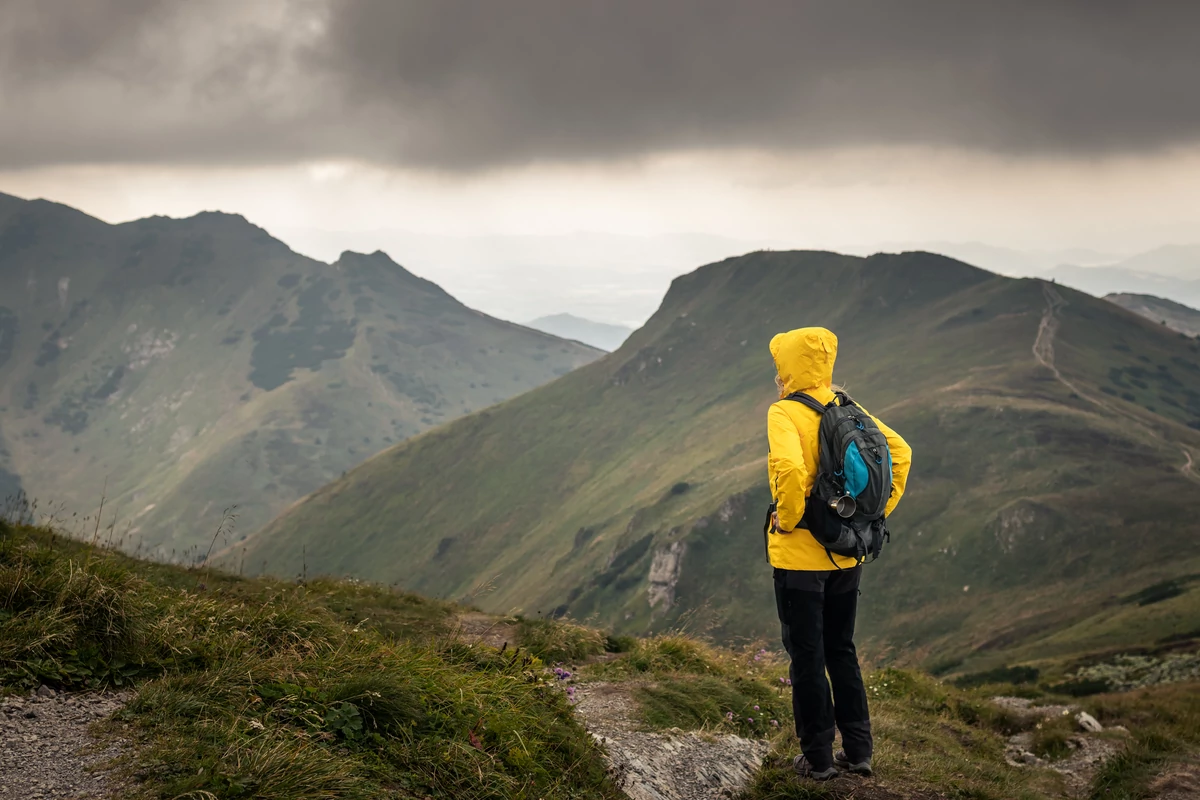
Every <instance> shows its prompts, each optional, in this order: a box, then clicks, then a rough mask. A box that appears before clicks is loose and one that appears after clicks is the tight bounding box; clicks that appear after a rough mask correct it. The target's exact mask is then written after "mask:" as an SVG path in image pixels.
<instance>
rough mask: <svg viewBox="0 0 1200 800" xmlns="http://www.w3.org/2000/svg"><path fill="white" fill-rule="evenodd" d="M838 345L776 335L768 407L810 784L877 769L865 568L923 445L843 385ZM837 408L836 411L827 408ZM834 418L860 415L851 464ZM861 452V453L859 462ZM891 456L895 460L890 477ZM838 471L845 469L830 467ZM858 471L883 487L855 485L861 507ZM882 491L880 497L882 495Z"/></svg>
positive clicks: (771, 538) (775, 522)
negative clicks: (864, 654) (837, 383)
mask: <svg viewBox="0 0 1200 800" xmlns="http://www.w3.org/2000/svg"><path fill="white" fill-rule="evenodd" d="M837 347H838V341H837V337H836V336H834V334H833V333H832V332H831V331H828V330H826V329H825V328H799V329H797V330H793V331H788V332H787V333H781V334H779V335H778V336H775V337H774V338H773V339H771V355H772V356H773V357H774V359H775V368H776V371H777V375H776V377H775V383H776V386H777V387H778V389H779V398H780V399H779V402H777V403H774V404H772V406H771V408H770V410H769V411H768V412H767V435H768V440H769V442H770V454H769V456H768V473H769V476H770V482H771V494H772V497H773V498H774V501H775V502H774V503H773V505H772V509H771V511H770V512H769V517H768V524H767V527H766V530H768V531H769V535H766V534H764V535H766V538H767V557H768V559H769V561H770V563H771V566H772V567H774V580H775V602H776V606H777V608H778V612H779V621H780V623H781V625H782V627H783V644H784V648H785V649H786V650H787V652H788V655H789V657H790V658H791V670H790V673H791V680H792V710H793V712H794V713H795V719H796V735H797V736H799V737H800V749H801V755H799V756H797V757H796V759H795V762H794V767H795V770H796V772H797V774H799V775H801V776H802V777H806V778H813V779H816V780H828V779H830V778H833V777H836V776H837V775H838V774H839V773H838V768H839V767H840V768H843V769H848V770H850V771H851V772H854V773H857V774H862V775H870V774H871V756H872V751H873V742H872V739H871V719H870V714H869V712H868V710H867V693H866V689H865V687H864V686H863V679H862V671H861V670H860V669H859V665H858V654H857V652H856V651H855V649H854V617H855V611H856V609H857V605H858V595H859V591H858V588H859V581H860V580H861V578H862V564H863V562H864V561H866V560H867V559H868V558H869V557H874V556H877V555H878V553H879V549H880V548H881V547H882V544H883V541H884V539H885V538H886V537H887V533H886V527H885V526H884V523H883V520H884V519H886V517H887V516H888V515H889V514H891V512H892V510H893V509H894V508H895V507H896V504H897V503H898V502H900V497H901V495H903V494H904V486H905V482H906V480H907V478H908V470H909V465H910V463H911V460H912V450H911V449H910V448H909V446H908V444H906V443H905V441H904V440H903V439H902V438H900V436H899V435H897V434H896V433H895V432H894V431H892V430H891V429H890V428H888V427H887V426H886V425H884V424H883V423H881V422H879V421H878V420H876V419H875V418H874V417H872V416H870V415H869V414H867V412H865V411H863V410H862V409H861V408H858V407H857V406H856V405H855V404H854V402H853V400H851V399H850V398H849V397H848V396H847V395H845V394H844V393H842V392H840V391H839V390H837V389H836V387H834V386H833V362H834V360H835V358H836V357H837ZM813 401H815V402H813ZM831 403H833V404H834V406H835V408H834V409H833V410H832V411H827V410H826V407H827V406H828V405H829V404H831ZM830 413H832V414H833V420H834V422H833V424H834V425H835V426H836V420H837V419H843V420H844V419H845V418H847V417H850V418H853V419H854V420H855V423H854V424H853V425H849V424H842V425H840V426H836V429H837V431H840V432H844V431H847V430H849V432H850V434H853V437H858V438H853V437H852V436H850V435H848V434H845V433H842V435H843V436H845V437H846V438H844V439H841V440H839V441H842V442H847V441H851V440H852V439H853V446H845V445H843V448H844V449H845V455H843V458H844V461H845V463H844V464H841V463H840V462H839V459H838V458H837V456H838V455H839V454H837V453H820V452H819V451H820V442H821V441H832V440H831V439H827V438H824V437H823V436H821V435H819V434H820V433H821V423H822V419H823V418H824V417H825V416H826V415H828V414H830ZM839 415H840V416H839ZM872 423H874V424H872ZM828 424H830V423H827V425H828ZM832 429H833V428H831V430H832ZM870 437H874V439H872V438H870ZM885 441H886V445H885ZM860 448H863V449H866V450H867V451H868V452H867V453H866V454H865V455H866V460H865V463H866V464H867V465H868V466H869V467H870V470H868V471H867V472H863V471H862V470H863V469H864V466H863V465H864V460H863V459H862V458H861V457H859V455H857V453H858V450H859V449H860ZM827 449H832V448H827ZM851 451H854V452H855V453H856V455H854V456H853V459H854V461H855V463H854V464H851V463H850V462H851V460H852V458H851V456H850V455H849V453H850V452H851ZM884 455H887V456H889V457H890V463H891V470H890V475H889V474H887V466H886V464H887V460H885V459H884V458H883V456H884ZM819 456H820V457H819ZM827 459H829V461H828V462H827ZM831 464H838V466H840V469H835V468H827V469H826V470H822V469H821V468H822V466H826V467H829V465H831ZM842 470H844V471H845V478H844V481H843V479H842V478H840V477H839V478H837V479H836V480H832V481H831V480H830V478H828V477H827V473H833V474H834V475H838V474H839V473H840V472H841V471H842ZM871 470H874V472H872V471H871ZM851 473H855V474H859V473H861V475H860V476H859V477H858V478H857V479H856V480H858V481H859V482H860V483H862V485H863V486H867V484H868V483H869V484H870V487H874V488H866V489H861V488H860V487H854V491H856V492H861V493H859V494H858V495H857V498H856V499H857V504H856V503H854V502H851V501H849V500H847V498H846V497H845V495H847V494H851V496H852V497H853V495H852V492H851V489H850V487H849V484H850V483H851ZM818 477H820V479H821V480H820V481H818ZM868 477H869V478H870V480H869V481H867V478H868ZM843 483H844V484H845V486H844V487H843ZM818 484H819V485H818ZM826 484H829V485H828V486H827V485H826ZM880 486H882V487H883V488H882V489H880V488H879V487H880ZM831 487H833V488H831ZM872 491H875V492H876V494H877V496H876V497H875V498H871V497H870V494H871V492H872ZM831 492H832V494H830V493H831ZM818 498H819V499H818ZM872 503H874V504H875V508H874V512H873V514H872V509H870V508H863V507H864V506H870V505H871V504H872ZM851 507H854V508H853V509H852V508H851ZM847 511H850V512H851V514H854V515H857V516H850V515H848V514H846V512H847ZM872 517H873V518H872ZM842 518H846V519H844V520H843V519H842ZM829 519H832V520H833V521H834V522H833V523H832V525H833V526H834V529H835V530H837V531H840V532H841V533H842V534H847V533H849V534H851V535H850V537H849V538H850V539H851V540H853V543H852V544H851V545H849V546H846V545H845V542H842V543H841V544H834V545H833V547H834V548H835V549H837V550H839V551H840V552H845V553H849V554H850V555H839V554H837V553H836V552H833V551H831V550H830V549H827V546H826V544H822V542H821V541H818V539H817V536H816V533H815V532H819V533H820V534H822V535H823V536H824V539H823V541H825V542H826V543H828V542H831V541H833V539H832V538H831V537H832V536H833V534H831V533H829V531H828V527H829V525H830V524H831V523H829V522H828V520H829ZM843 521H844V522H845V523H846V524H845V525H843V524H842V523H843ZM826 670H828V671H829V679H828V680H826V677H825V672H826ZM830 683H832V684H833V697H832V699H831V698H830ZM835 722H836V727H837V730H839V731H841V734H842V749H841V750H839V751H838V752H837V753H836V754H834V752H833V739H834V727H835Z"/></svg>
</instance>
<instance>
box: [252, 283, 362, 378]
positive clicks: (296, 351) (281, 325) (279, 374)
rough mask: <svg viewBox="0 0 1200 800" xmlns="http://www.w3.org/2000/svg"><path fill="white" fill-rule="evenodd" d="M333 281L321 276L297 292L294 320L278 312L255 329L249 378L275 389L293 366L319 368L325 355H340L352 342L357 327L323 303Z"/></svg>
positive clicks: (327, 357) (336, 356) (326, 356)
mask: <svg viewBox="0 0 1200 800" xmlns="http://www.w3.org/2000/svg"><path fill="white" fill-rule="evenodd" d="M332 286H333V282H332V281H331V280H330V279H328V278H322V279H321V280H319V281H317V282H316V283H314V284H313V285H312V286H309V287H308V288H306V289H304V290H303V291H302V292H300V294H298V295H297V296H296V304H297V306H298V308H299V311H300V313H299V316H298V317H297V319H296V321H295V322H292V323H290V324H288V323H287V318H286V317H283V316H282V315H280V314H277V315H276V316H275V318H273V319H271V320H268V321H267V323H266V324H265V325H263V326H262V327H260V328H258V329H257V330H255V331H254V342H255V344H254V351H253V352H252V353H251V355H250V375H249V379H250V382H251V383H253V384H254V385H255V386H257V387H258V388H260V389H263V390H264V391H271V390H272V389H277V388H279V387H280V386H282V385H283V384H285V383H287V382H288V381H289V380H291V379H292V372H293V371H294V370H296V369H318V368H319V367H320V366H321V362H322V361H325V360H326V359H332V358H341V357H342V356H344V355H345V354H346V351H347V350H348V349H349V348H350V346H351V345H353V344H354V337H355V335H356V332H357V328H356V326H355V324H354V322H353V321H352V320H351V321H345V320H342V319H340V318H338V317H337V316H336V314H334V312H333V309H331V308H330V307H329V306H327V305H325V301H324V299H323V297H322V295H323V294H324V293H325V292H327V291H329V290H330V288H331V287H332Z"/></svg>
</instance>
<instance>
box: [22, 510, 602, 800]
mask: <svg viewBox="0 0 1200 800" xmlns="http://www.w3.org/2000/svg"><path fill="white" fill-rule="evenodd" d="M367 609H379V610H380V612H379V613H374V614H364V612H365V611H366V610H367ZM447 609H448V607H447V606H445V605H444V604H437V603H430V604H423V603H421V602H418V601H417V600H414V599H409V598H406V597H404V596H403V595H396V594H394V593H392V592H389V591H388V590H386V589H383V588H380V587H370V586H365V585H361V584H350V585H348V586H336V585H334V584H333V583H332V582H329V583H317V584H313V585H295V584H287V583H283V582H278V581H261V580H241V579H238V578H234V577H232V576H229V575H223V574H219V573H218V574H209V573H205V572H197V571H185V570H182V569H179V568H175V567H169V566H166V565H153V564H143V563H140V562H136V561H133V560H132V559H128V558H125V557H122V556H119V555H117V554H114V553H111V552H106V551H102V550H97V549H94V548H91V547H88V546H86V545H82V544H80V543H78V542H73V541H69V540H66V539H63V538H60V537H58V536H55V535H53V534H51V533H49V532H46V531H43V530H39V529H34V528H28V527H25V526H15V527H14V526H10V525H8V524H3V525H0V686H6V687H14V688H19V687H29V686H33V685H36V684H38V683H47V684H49V685H52V686H57V687H60V688H76V687H102V686H109V685H113V684H117V683H121V682H124V681H128V680H133V681H136V682H137V684H138V686H137V693H136V695H135V697H134V699H133V700H132V701H131V702H130V704H129V705H128V707H127V708H126V709H125V710H124V711H123V712H121V715H120V716H121V719H122V720H123V721H124V722H125V723H126V724H127V725H128V726H129V728H127V730H126V733H125V735H132V736H133V737H134V738H135V740H136V741H137V747H136V748H135V749H134V750H132V751H131V752H130V753H128V754H127V755H126V756H125V757H124V761H123V763H122V764H121V765H120V766H121V769H122V770H123V771H124V773H125V774H126V776H127V777H128V778H129V780H130V781H131V784H130V788H129V789H128V790H127V791H128V794H127V795H126V796H131V797H144V798H170V797H179V796H193V797H205V796H217V797H221V798H222V799H223V800H224V799H225V798H250V797H256V798H284V797H305V798H373V797H381V796H399V797H422V798H425V797H434V798H472V799H474V798H478V799H480V800H482V799H483V798H496V800H499V799H500V798H522V797H523V798H537V797H571V798H580V799H581V800H584V799H585V798H596V800H600V799H601V798H615V797H616V796H617V795H616V793H615V791H614V790H613V789H612V787H611V785H610V784H609V782H608V779H607V777H606V775H605V771H604V766H603V761H602V759H601V756H600V753H599V751H598V750H597V749H596V747H595V745H594V744H593V743H592V740H591V737H590V736H589V735H588V734H587V733H586V732H585V731H584V729H583V728H582V726H580V725H579V723H578V721H577V720H576V718H575V716H574V713H573V711H572V709H571V706H570V705H569V703H568V701H567V699H566V697H565V695H564V694H563V693H562V692H561V691H560V690H559V689H558V688H556V687H555V686H554V685H553V684H554V682H555V681H554V679H553V677H552V676H548V675H547V673H546V671H545V670H544V669H543V666H542V662H541V661H540V660H539V659H537V658H535V657H533V656H530V655H526V654H524V653H501V652H499V651H497V650H495V649H494V648H490V647H487V646H483V645H468V644H466V643H463V642H462V641H460V640H458V639H456V638H454V637H450V636H439V635H432V636H430V635H421V636H418V637H410V636H408V635H407V633H408V632H409V631H408V630H407V629H406V627H405V626H403V625H399V626H395V625H390V624H387V623H385V622H380V620H383V619H390V620H391V621H392V622H396V621H398V620H400V619H409V620H411V621H412V622H413V624H414V625H415V626H417V627H419V625H418V623H417V620H419V619H429V620H432V621H434V622H435V623H439V622H441V621H444V619H445V617H446V612H447ZM372 620H375V621H376V624H370V623H371V621H372ZM352 621H353V622H354V624H353V625H351V624H349V623H350V622H352ZM437 629H438V628H437V625H436V624H435V625H434V630H435V631H436V630H437ZM598 636H599V635H598V634H597V637H598ZM601 641H602V640H601ZM206 793H207V794H206Z"/></svg>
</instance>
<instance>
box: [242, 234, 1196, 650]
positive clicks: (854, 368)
mask: <svg viewBox="0 0 1200 800" xmlns="http://www.w3.org/2000/svg"><path fill="white" fill-rule="evenodd" d="M849 288H852V289H853V290H854V291H848V289H849ZM800 325H826V326H828V327H830V328H831V329H833V330H834V331H836V332H837V333H838V334H839V336H840V337H841V351H840V355H839V360H838V370H837V373H836V375H835V379H837V380H839V381H841V382H843V383H845V384H846V385H847V386H848V387H849V389H850V391H851V392H852V393H853V394H854V395H855V396H856V397H857V398H858V399H859V400H860V401H861V402H863V403H864V404H865V405H866V406H867V407H868V408H870V409H871V410H872V411H874V412H876V413H878V414H880V415H881V416H883V417H884V418H885V419H886V420H887V421H888V422H889V423H890V424H892V425H893V426H894V427H895V428H897V429H898V430H899V431H900V432H901V433H903V434H904V435H905V436H906V437H907V438H908V440H909V441H910V443H911V444H912V445H913V448H914V450H915V454H916V455H915V463H916V467H915V470H914V473H913V477H912V480H911V482H910V494H909V496H908V498H907V499H906V500H905V502H904V503H903V504H902V505H901V507H900V509H899V511H898V512H897V514H896V515H895V517H894V519H893V521H892V526H891V527H892V531H893V540H892V544H891V546H890V547H889V548H888V549H887V550H886V551H885V554H884V558H883V560H881V561H880V562H879V563H877V564H874V565H872V566H870V567H869V568H868V577H867V579H866V585H865V587H864V595H863V603H864V608H863V611H862V613H861V614H860V626H861V629H862V631H863V633H864V635H865V637H866V640H867V642H868V648H867V649H868V650H870V651H872V652H874V653H876V654H877V655H885V654H886V655H888V656H890V657H893V658H896V659H900V660H904V661H909V662H917V661H919V662H923V663H926V664H930V665H937V666H939V667H941V668H942V669H950V668H959V669H973V668H976V667H978V668H990V667H991V666H994V665H995V664H996V663H1003V662H1004V661H1005V660H1006V659H1007V658H1008V657H1009V655H1008V650H1009V649H1010V648H1012V647H1014V646H1016V645H1017V644H1019V643H1022V642H1029V641H1032V640H1036V639H1038V638H1039V637H1048V636H1053V635H1054V634H1055V633H1056V632H1062V631H1065V630H1067V629H1069V628H1070V627H1071V626H1074V625H1079V624H1083V623H1084V622H1085V621H1086V620H1087V619H1088V618H1090V617H1092V616H1093V615H1097V614H1101V615H1105V614H1108V613H1110V612H1109V608H1110V607H1113V606H1119V605H1120V598H1121V596H1122V595H1127V594H1131V593H1133V592H1136V591H1138V590H1141V589H1143V588H1145V587H1146V586H1149V585H1151V584H1155V583H1158V582H1161V581H1164V580H1170V579H1172V578H1175V577H1178V576H1180V575H1185V574H1190V573H1193V572H1200V557H1197V556H1196V555H1195V554H1194V552H1193V551H1194V547H1192V545H1194V544H1195V543H1196V542H1197V540H1198V539H1200V522H1198V521H1197V520H1198V516H1197V514H1196V511H1197V510H1198V509H1200V492H1198V491H1197V490H1198V488H1200V487H1198V485H1197V476H1196V474H1195V472H1194V470H1192V469H1191V467H1190V466H1189V465H1190V464H1191V463H1192V461H1193V460H1194V459H1195V458H1196V457H1198V456H1200V430H1197V427H1200V363H1198V362H1200V359H1198V353H1200V344H1197V343H1196V342H1193V341H1191V340H1190V339H1186V338H1184V337H1181V336H1179V335H1178V334H1176V333H1174V332H1171V331H1167V330H1164V329H1163V328H1162V326H1159V325H1154V324H1151V323H1149V322H1147V321H1146V320H1143V319H1141V318H1140V317H1137V316H1136V315H1134V314H1131V313H1129V312H1126V311H1124V310H1123V309H1121V308H1119V307H1117V306H1115V305H1113V304H1111V303H1107V302H1104V301H1101V300H1097V299H1095V298H1092V297H1090V296H1087V295H1083V294H1080V293H1077V292H1073V291H1071V290H1068V289H1063V288H1061V287H1053V286H1051V285H1049V284H1045V283H1043V282H1040V281H1035V280H1012V279H1007V278H1001V277H998V276H995V275H991V274H989V273H986V272H984V271H982V270H978V269H974V268H972V267H969V266H967V265H965V264H962V263H960V262H956V261H953V260H950V259H946V258H943V257H939V256H933V255H929V254H922V253H910V254H904V255H899V256H887V255H880V256H874V257H871V258H866V259H859V258H851V257H846V256H840V255H835V254H831V253H806V252H801V253H755V254H751V255H748V256H744V257H741V258H734V259H728V260H726V261H723V262H720V263H717V264H712V265H709V266H706V267H703V268H701V269H699V270H697V271H695V272H693V273H691V274H689V275H686V276H683V277H681V278H679V279H677V280H676V281H675V282H674V283H673V285H672V287H671V290H670V292H669V293H668V294H667V296H666V298H665V299H664V301H663V304H662V307H661V308H660V309H659V311H658V313H656V314H655V315H654V317H653V318H652V319H651V320H650V321H649V322H648V323H647V324H646V325H645V327H643V328H642V329H641V330H639V331H637V332H635V333H634V334H633V336H631V337H630V339H629V340H628V341H627V342H626V344H625V345H624V346H623V347H622V348H621V349H620V350H618V351H617V352H616V353H614V354H612V355H610V356H608V357H606V358H604V359H602V360H601V361H598V362H596V363H594V364H591V365H588V366H587V367H585V368H583V369H580V370H578V371H576V372H575V373H572V374H571V375H569V376H567V377H565V378H564V379H562V380H560V381H556V382H555V383H553V384H550V385H548V386H545V387H542V388H541V389H538V390H536V391H533V392H530V393H528V394H525V395H522V396H520V397H517V398H514V399H513V400H510V401H508V402H506V403H504V404H502V405H500V406H498V407H496V408H493V409H488V410H486V411H482V412H479V413H475V414H471V415H469V416H467V417H465V418H463V419H461V420H458V421H457V422H455V423H453V424H450V425H447V426H443V427H440V428H438V429H435V430H433V431H430V432H428V433H426V434H423V435H422V436H419V437H416V438H415V439H412V440H410V441H408V442H406V443H404V444H402V445H399V446H397V447H394V448H392V449H390V450H387V451H385V452H384V453H381V454H380V455H378V456H376V457H375V458H373V459H371V460H370V461H368V462H366V463H365V464H363V465H362V466H361V467H359V468H357V469H355V470H353V471H352V472H350V473H349V474H348V475H346V476H345V477H344V478H342V479H340V480H337V481H334V482H333V483H331V484H330V485H329V486H326V487H325V488H323V489H321V490H320V491H319V492H317V493H315V494H314V495H312V496H310V497H309V498H307V499H305V501H304V502H302V503H300V504H298V505H297V506H295V507H293V508H292V509H290V510H289V511H288V512H287V513H286V514H284V515H283V516H281V517H280V518H279V519H277V520H275V521H274V522H273V523H272V524H271V525H270V526H269V527H268V528H266V529H264V531H263V532H262V533H260V534H259V535H257V536H254V537H252V538H251V539H250V540H249V541H248V542H247V543H246V552H245V555H244V557H245V560H246V563H247V564H253V565H254V566H255V567H256V568H258V567H260V566H264V565H265V568H266V570H267V571H269V572H273V573H275V574H283V575H290V574H295V573H298V572H299V571H300V570H301V568H302V565H301V556H302V554H304V557H305V558H306V559H307V568H308V570H309V571H310V572H312V571H314V570H315V571H319V572H325V573H330V574H336V575H342V574H353V575H359V576H363V577H366V578H370V579H373V580H379V581H384V582H388V583H393V582H395V583H398V584H400V585H402V586H405V587H408V588H411V589H413V590H418V591H422V592H426V593H430V594H435V595H439V596H445V597H460V596H463V595H468V594H470V595H473V596H474V595H478V602H480V603H481V604H482V605H484V606H485V607H486V608H490V609H496V610H508V609H511V608H522V609H525V610H526V611H529V612H535V611H536V612H546V613H551V612H556V613H562V612H564V611H567V612H569V613H571V614H572V615H573V616H575V617H577V618H595V619H597V620H599V621H600V622H602V623H604V624H606V625H612V626H614V627H617V628H619V629H621V630H623V631H633V632H644V631H653V630H661V629H663V628H667V627H670V626H675V625H679V624H681V623H683V622H686V623H687V624H689V625H691V626H693V627H694V628H696V629H705V630H712V631H713V632H715V633H716V634H717V635H719V636H723V637H726V638H728V637H736V636H758V635H769V636H774V635H775V626H776V623H775V621H774V607H773V602H772V597H771V590H770V578H769V571H768V570H767V568H766V565H765V564H764V563H763V555H762V540H761V534H760V530H761V528H760V525H761V515H762V509H763V508H764V507H765V505H766V502H767V492H766V487H765V481H764V475H765V465H764V453H765V441H764V438H765V437H764V434H763V419H764V415H765V411H766V407H767V405H768V404H769V403H770V402H772V401H773V399H774V387H773V386H772V376H773V367H772V365H771V361H770V357H769V354H768V353H767V350H766V343H767V341H768V339H769V338H770V336H771V335H772V334H773V333H775V332H777V331H781V330H786V329H789V328H792V327H797V326H800ZM1185 467H1186V469H1185ZM1131 481H1132V482H1131ZM1164 525H1165V526H1168V527H1169V530H1171V532H1172V533H1171V535H1170V536H1163V535H1161V532H1162V531H1163V529H1164ZM1189 587H1190V588H1188V589H1187V590H1186V595H1187V597H1188V598H1191V597H1192V593H1193V592H1196V591H1198V590H1200V587H1197V586H1196V585H1195V584H1190V585H1189ZM1189 602H1190V600H1189ZM1154 608H1155V607H1154V606H1152V605H1151V606H1144V607H1143V606H1138V607H1137V608H1136V609H1134V610H1130V616H1129V618H1128V622H1129V626H1128V627H1127V628H1125V629H1124V632H1123V633H1122V634H1121V636H1120V637H1119V638H1121V643H1122V644H1128V643H1130V642H1131V641H1132V640H1135V639H1138V638H1139V637H1141V635H1142V632H1141V631H1142V630H1143V629H1142V627H1141V620H1142V618H1143V617H1144V616H1146V615H1149V614H1150V613H1152V612H1153V611H1154ZM1196 627H1197V624H1196V621H1195V620H1194V619H1191V620H1189V619H1187V618H1186V617H1185V618H1172V619H1170V620H1165V619H1164V620H1160V621H1159V623H1158V624H1156V625H1155V626H1154V628H1153V631H1154V635H1155V636H1179V635H1184V634H1187V633H1189V632H1192V631H1194V629H1195V628H1196ZM1145 630H1146V631H1147V632H1148V631H1149V630H1150V629H1149V628H1146V629H1145ZM1105 646H1108V645H1105Z"/></svg>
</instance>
